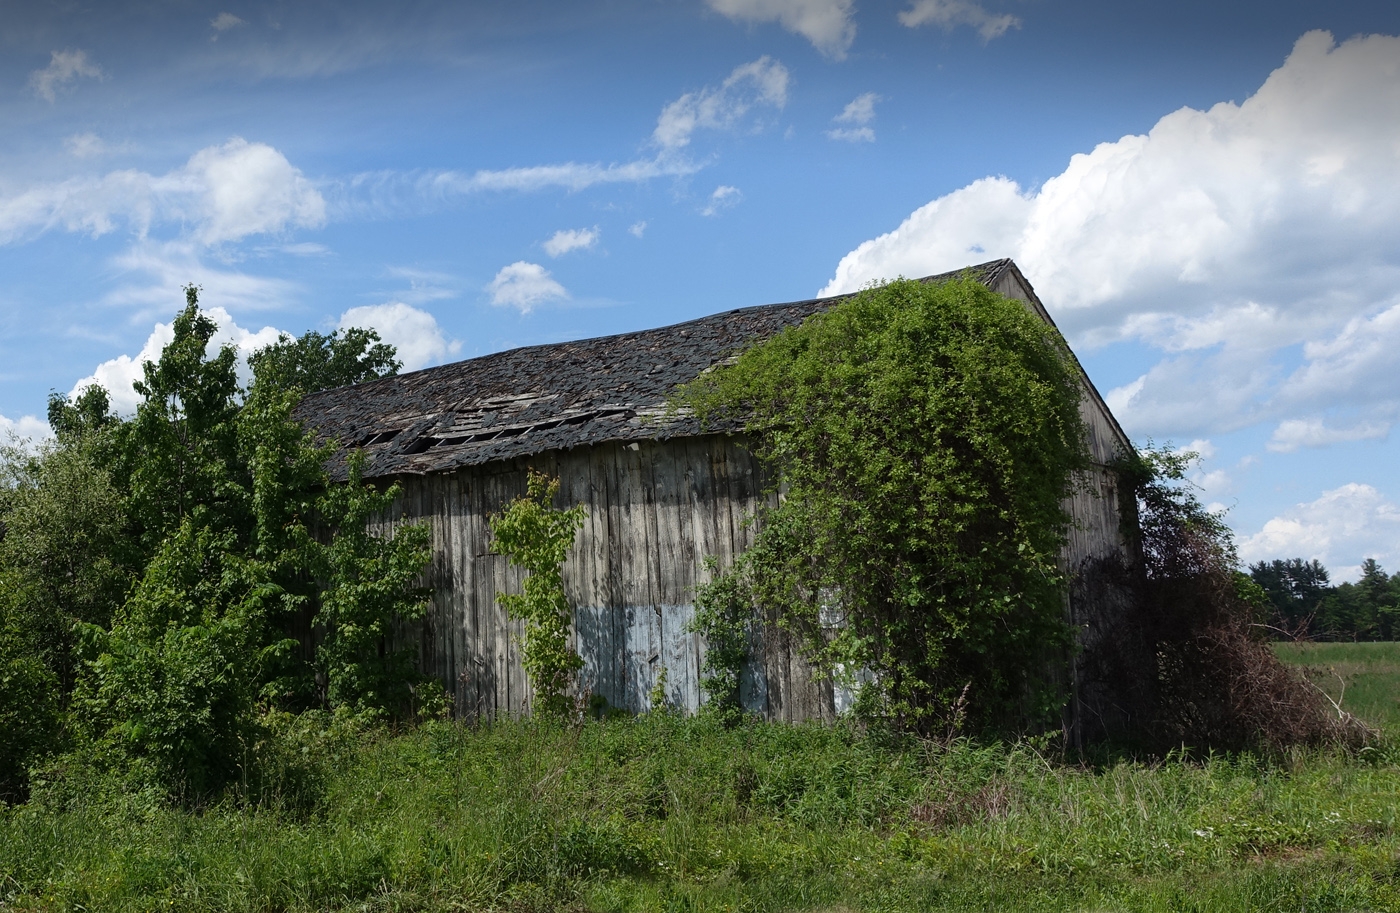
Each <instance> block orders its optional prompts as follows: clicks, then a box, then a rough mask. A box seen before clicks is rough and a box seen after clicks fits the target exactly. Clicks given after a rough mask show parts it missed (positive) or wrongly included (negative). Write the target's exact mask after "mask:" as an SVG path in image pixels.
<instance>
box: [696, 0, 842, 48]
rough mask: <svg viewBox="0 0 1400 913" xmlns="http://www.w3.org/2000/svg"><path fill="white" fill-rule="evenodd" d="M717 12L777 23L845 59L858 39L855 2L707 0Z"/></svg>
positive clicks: (741, 18) (742, 19)
mask: <svg viewBox="0 0 1400 913" xmlns="http://www.w3.org/2000/svg"><path fill="white" fill-rule="evenodd" d="M705 2H706V3H708V4H709V6H710V8H711V9H713V10H714V11H715V12H718V13H722V14H723V15H725V16H728V17H729V18H730V19H735V20H738V21H740V22H777V23H779V24H780V25H782V27H783V28H785V29H787V30H788V31H789V32H793V33H794V34H797V35H801V36H802V37H803V38H806V39H807V40H808V41H810V42H812V45H813V46H814V47H816V49H817V50H819V51H821V52H822V53H823V54H826V55H827V56H828V57H834V58H836V59H837V60H841V59H843V58H845V56H846V52H847V51H849V50H850V49H851V42H852V41H854V40H855V37H856V23H855V2H854V0H705Z"/></svg>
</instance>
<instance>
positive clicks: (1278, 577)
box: [1249, 558, 1332, 637]
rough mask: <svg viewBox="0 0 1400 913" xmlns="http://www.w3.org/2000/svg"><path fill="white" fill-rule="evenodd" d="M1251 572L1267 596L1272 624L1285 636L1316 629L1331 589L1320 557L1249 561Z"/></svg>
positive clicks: (1309, 632) (1270, 622)
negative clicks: (1319, 608) (1252, 562)
mask: <svg viewBox="0 0 1400 913" xmlns="http://www.w3.org/2000/svg"><path fill="white" fill-rule="evenodd" d="M1249 574H1250V577H1252V578H1253V579H1254V582H1255V583H1257V584H1258V585H1259V586H1260V587H1261V588H1262V589H1263V591H1264V593H1265V594H1266V596H1267V597H1268V601H1269V606H1270V613H1271V617H1270V619H1269V624H1270V625H1272V626H1273V627H1274V628H1276V629H1277V630H1278V631H1279V632H1280V633H1282V634H1284V635H1286V636H1292V637H1299V636H1307V635H1309V634H1311V633H1313V631H1314V627H1315V624H1314V622H1315V617H1316V615H1317V611H1318V606H1319V605H1320V604H1321V602H1322V600H1323V598H1324V597H1325V596H1326V595H1327V594H1328V592H1330V591H1331V589H1332V587H1331V582H1330V578H1329V577H1328V574H1327V568H1325V567H1323V566H1322V565H1321V563H1319V562H1318V561H1317V559H1313V560H1311V561H1304V560H1303V559H1302V558H1290V559H1288V560H1287V561H1281V560H1277V559H1275V560H1274V561H1267V562H1266V561H1260V562H1258V563H1257V564H1252V565H1250V567H1249Z"/></svg>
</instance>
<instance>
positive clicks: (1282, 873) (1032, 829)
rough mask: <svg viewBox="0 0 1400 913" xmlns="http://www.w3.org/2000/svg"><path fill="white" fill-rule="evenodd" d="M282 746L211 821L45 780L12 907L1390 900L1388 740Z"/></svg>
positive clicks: (1214, 904) (1394, 804) (522, 725)
mask: <svg viewBox="0 0 1400 913" xmlns="http://www.w3.org/2000/svg"><path fill="white" fill-rule="evenodd" d="M280 738H282V739H283V740H284V742H285V746H284V747H285V752H286V757H285V765H284V766H285V769H284V772H283V774H282V775H280V776H277V777H273V778H271V779H268V780H265V781H263V782H262V783H260V784H250V785H249V786H248V788H247V792H246V793H245V795H244V798H243V799H242V800H239V799H233V798H231V799H229V800H226V801H225V802H223V803H221V804H219V805H216V806H213V807H209V808H205V809H202V810H198V811H193V812H191V811H178V810H174V809H172V808H170V807H168V806H166V805H164V804H162V803H161V802H160V801H158V800H157V799H156V798H155V797H152V796H146V795H142V794H135V795H132V794H128V793H123V792H121V791H119V790H113V789H106V790H104V789H103V788H100V787H94V788H92V789H87V790H86V791H85V790H84V789H83V788H78V787H77V786H75V784H74V783H73V782H71V780H72V778H73V777H74V776H79V775H77V774H74V775H70V778H69V780H67V781H65V780H62V779H60V780H54V781H53V782H51V783H50V784H48V785H45V786H41V788H40V789H39V790H38V792H37V794H36V797H35V798H34V800H33V801H31V802H30V803H29V804H28V805H26V806H20V807H16V808H12V809H9V810H8V811H5V812H3V813H0V909H6V910H9V909H13V910H80V909H82V910H113V911H126V910H131V911H136V910H143V911H146V910H157V909H161V910H167V909H168V910H210V911H214V910H218V911H244V910H247V911H255V910H256V911H265V910H323V909H360V910H381V909H382V910H453V909H512V910H532V909H540V910H544V909H587V910H603V911H633V910H637V911H640V910H741V909H742V910H788V909H821V910H837V909H844V910H872V911H873V910H987V909H996V910H1000V909H1005V910H1083V909H1132V910H1162V911H1167V910H1183V909H1195V910H1271V909H1272V910H1301V909H1307V910H1310V911H1316V910H1360V909H1395V908H1400V883H1398V882H1397V864H1396V860H1397V851H1400V839H1397V826H1396V823H1397V822H1396V816H1397V808H1400V801H1398V800H1400V767H1397V765H1396V764H1395V763H1393V762H1392V761H1391V760H1390V759H1389V757H1381V755H1384V752H1382V751H1378V750H1368V751H1367V752H1365V753H1363V755H1362V756H1361V757H1360V758H1352V757H1348V756H1345V755H1342V754H1326V753H1313V754H1298V755H1295V756H1293V757H1291V758H1289V759H1284V760H1277V761H1274V762H1270V763H1265V762H1261V761H1257V760H1254V759H1251V758H1248V757H1240V758H1224V757H1210V758H1206V759H1204V760H1198V761H1190V760H1185V759H1181V758H1172V759H1169V760H1167V761H1165V762H1162V763H1155V764H1140V763H1134V762H1131V761H1117V762H1114V763H1111V764H1105V765H1101V766H1099V767H1096V768H1091V767H1084V766H1074V765H1067V764H1063V763H1057V762H1055V761H1053V760H1050V759H1047V758H1044V757H1042V756H1041V755H1040V754H1038V753H1037V752H1035V751H1034V750H1032V749H1030V748H1028V747H1025V746H986V745H975V744H972V743H955V744H952V745H949V746H940V745H932V744H928V743H920V742H913V741H904V740H900V739H896V738H892V737H881V736H875V735H863V734H860V733H858V732H857V731H855V730H854V729H850V728H846V727H841V726H836V727H820V726H784V725H776V724H761V723H750V724H746V725H742V726H739V727H737V728H734V729H725V728H723V727H720V726H717V725H714V724H711V723H709V722H707V721H705V720H696V719H684V718H680V717H676V716H670V715H666V714H653V715H650V716H646V717H641V718H637V719H631V720H615V721H610V722H607V723H590V724H588V725H585V726H582V727H579V728H564V727H551V726H546V725H539V724H535V723H531V722H509V723H499V724H496V725H493V726H487V727H482V728H478V729H472V728H466V727H461V726H456V725H449V724H430V725H426V726H424V727H421V728H419V729H417V730H414V731H411V732H408V733H404V734H398V735H392V734H388V733H384V732H341V733H339V734H336V733H331V734H330V735H326V734H325V733H324V732H323V733H313V732H309V731H308V730H307V729H306V727H304V726H303V727H302V728H301V729H300V730H296V731H290V732H289V731H284V732H283V733H282V735H281V736H280ZM302 748H305V749H306V751H305V752H302V750H301V749H302ZM254 799H256V800H257V801H253V800H254Z"/></svg>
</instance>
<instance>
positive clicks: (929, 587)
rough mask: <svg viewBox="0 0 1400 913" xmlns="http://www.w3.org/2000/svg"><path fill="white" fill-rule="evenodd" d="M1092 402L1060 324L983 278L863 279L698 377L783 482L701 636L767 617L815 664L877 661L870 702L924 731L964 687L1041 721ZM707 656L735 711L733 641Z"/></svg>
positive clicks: (706, 600)
mask: <svg viewBox="0 0 1400 913" xmlns="http://www.w3.org/2000/svg"><path fill="white" fill-rule="evenodd" d="M1080 397H1081V387H1080V377H1079V371H1078V367H1077V365H1076V364H1075V362H1074V360H1073V357H1072V356H1071V355H1070V354H1069V350H1068V348H1067V347H1066V346H1065V343H1064V341H1063V340H1062V339H1061V338H1060V336H1059V334H1058V333H1057V332H1056V331H1055V330H1054V329H1053V327H1049V326H1047V325H1046V324H1045V323H1044V322H1043V321H1041V320H1040V319H1039V318H1037V317H1036V316H1035V315H1033V314H1031V313H1030V312H1028V311H1027V310H1026V308H1025V306H1024V305H1023V304H1021V303H1020V302H1018V301H1014V300H1012V299H1008V298H1005V297H1002V296H1001V295H998V294H996V293H995V292H993V291H991V290H989V289H988V288H986V287H985V286H983V285H982V284H980V283H978V282H976V281H974V280H972V279H971V278H961V279H957V280H954V281H950V282H945V283H942V284H929V283H922V282H915V281H909V280H899V281H895V282H891V283H888V284H886V285H883V286H878V287H871V288H869V289H866V290H865V291H862V292H861V293H859V294H857V295H855V296H853V297H852V298H850V299H849V300H847V301H845V302H843V303H841V304H839V305H837V306H836V307H834V308H832V309H830V310H828V311H825V312H823V313H820V314H817V315H815V316H813V317H811V318H810V319H808V320H807V321H806V322H805V323H803V324H802V325H801V326H798V327H794V328H791V329H788V330H786V331H784V332H783V333H781V334H779V335H777V336H775V337H773V338H772V339H770V340H768V341H766V342H763V343H761V344H759V345H756V346H754V347H753V348H750V349H748V350H747V351H745V352H743V353H742V354H741V355H740V356H739V358H738V359H737V360H736V361H735V362H734V363H733V364H730V365H725V366H722V367H720V368H718V369H716V370H714V371H711V372H708V373H706V374H704V375H702V376H701V377H699V378H697V379H696V380H695V381H693V382H691V383H690V384H688V385H686V386H685V387H683V388H682V389H681V391H680V392H679V395H678V397H677V400H676V402H677V404H678V405H681V406H685V407H689V408H691V409H694V410H695V412H696V414H697V416H698V417H699V418H700V420H701V422H702V423H703V424H705V425H706V426H710V427H713V426H714V425H716V424H718V423H720V422H732V421H734V420H736V419H737V420H739V421H740V422H742V424H743V426H744V429H745V433H746V435H747V436H748V439H749V441H750V446H751V447H752V448H753V451H754V453H755V455H756V456H757V457H758V458H759V459H760V461H761V462H762V463H763V464H764V465H765V467H766V468H767V470H768V471H769V474H770V477H771V479H772V483H771V484H772V486H773V490H774V491H775V492H779V491H780V492H782V497H781V499H779V500H778V501H777V503H776V506H774V507H769V508H766V509H762V510H760V512H759V514H758V516H757V518H756V519H757V521H758V530H759V531H758V533H757V537H756V541H755V544H754V546H753V547H752V548H751V549H750V550H749V551H748V552H746V553H745V554H744V555H742V556H741V557H740V559H739V560H738V562H736V564H735V566H734V567H732V568H730V569H728V571H727V572H726V574H725V575H724V576H721V577H720V578H718V579H716V580H715V581H714V582H713V583H712V584H711V585H710V586H709V587H707V588H702V592H701V593H700V599H699V601H700V602H701V604H702V605H701V609H702V611H701V618H700V629H701V632H702V633H704V634H706V635H707V637H709V636H715V635H718V639H719V641H721V642H722V643H723V645H726V646H727V647H733V646H735V645H736V644H737V639H736V633H737V631H738V628H739V627H742V625H743V624H744V623H746V622H747V619H748V618H751V617H753V616H752V613H754V612H763V613H765V614H768V613H771V614H772V615H774V616H775V617H776V618H777V620H778V623H779V624H780V625H782V626H784V627H786V628H788V629H789V630H791V631H792V632H794V633H795V634H796V635H797V636H798V637H799V638H800V640H801V641H802V643H803V644H804V646H805V649H806V652H807V654H808V656H809V657H810V658H811V659H813V660H815V661H817V663H818V664H819V666H820V667H822V668H824V669H826V670H830V671H832V672H833V673H837V672H839V670H846V672H847V674H848V677H849V676H850V675H851V674H853V673H856V672H857V671H858V670H863V671H864V673H865V674H866V677H868V678H869V681H868V683H867V684H866V685H865V686H863V687H862V688H861V689H860V697H859V705H858V709H860V710H861V711H862V712H864V713H866V714H869V715H872V716H878V717H883V718H887V719H890V720H892V721H894V722H895V723H896V724H898V725H901V726H906V727H909V728H912V729H914V730H916V731H933V730H935V729H937V728H939V727H940V726H941V725H943V723H944V721H945V720H946V718H947V717H948V716H949V715H950V714H951V713H953V712H954V710H955V708H956V707H958V706H960V704H959V701H960V697H961V696H962V695H963V694H964V692H966V706H967V710H968V721H969V723H971V724H972V725H974V726H976V727H978V728H981V729H984V730H987V729H990V730H1002V731H1017V730H1022V731H1023V730H1024V729H1026V728H1029V727H1032V726H1035V725H1038V724H1041V723H1043V722H1046V721H1048V720H1049V719H1050V718H1051V717H1052V715H1053V713H1054V712H1055V711H1056V710H1057V709H1058V707H1059V704H1060V701H1061V697H1062V695H1061V692H1060V682H1059V681H1058V676H1056V675H1054V674H1049V675H1047V670H1052V671H1053V667H1054V664H1055V663H1056V662H1057V661H1058V662H1061V663H1062V662H1063V659H1064V658H1065V657H1067V656H1068V649H1067V648H1068V646H1069V644H1070V642H1071V637H1070V631H1069V629H1068V626H1067V624H1066V621H1065V619H1064V613H1063V599H1064V587H1065V580H1064V577H1063V575H1062V574H1061V573H1060V571H1059V570H1058V568H1057V559H1058V555H1059V552H1060V549H1061V547H1062V545H1063V543H1064V537H1065V533H1066V530H1067V528H1068V525H1069V523H1070V518H1069V516H1068V515H1067V514H1066V512H1065V510H1064V508H1063V506H1062V502H1063V500H1064V498H1065V497H1066V495H1068V494H1069V493H1070V491H1071V488H1072V484H1073V478H1074V474H1075V472H1076V470H1080V469H1082V468H1084V467H1086V465H1087V462H1086V461H1087V456H1086V449H1085V432H1084V428H1083V424H1082V421H1081V419H1080V415H1079V402H1080ZM711 604H713V605H711ZM707 606H709V609H708V610H707V609H706V607H707ZM745 607H747V611H745V610H744V608H745ZM711 616H713V617H711ZM716 626H718V627H716ZM710 627H715V628H716V630H714V631H710V630H708V629H707V628H710ZM721 629H722V630H721ZM736 656H737V659H736ZM715 659H716V661H717V662H712V664H711V666H710V669H709V670H708V677H709V680H710V681H711V682H712V683H713V686H714V690H711V692H710V693H711V695H712V700H715V699H718V700H719V701H721V702H728V704H729V706H731V707H732V706H733V702H734V701H735V699H736V698H737V669H738V665H739V664H740V663H742V655H741V654H736V651H735V650H732V649H727V648H726V649H721V650H719V651H717V654H716V656H715ZM718 663H728V664H729V665H730V666H731V667H733V668H729V669H725V668H721V667H720V666H719V665H718Z"/></svg>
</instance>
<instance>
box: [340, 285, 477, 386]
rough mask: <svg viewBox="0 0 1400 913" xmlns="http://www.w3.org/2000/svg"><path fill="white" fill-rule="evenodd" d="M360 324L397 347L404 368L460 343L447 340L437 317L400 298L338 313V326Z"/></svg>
mask: <svg viewBox="0 0 1400 913" xmlns="http://www.w3.org/2000/svg"><path fill="white" fill-rule="evenodd" d="M348 327H364V328H366V329H372V330H374V331H375V332H377V333H378V334H379V338H380V339H382V340H384V341H385V342H387V343H389V344H390V345H392V346H393V347H394V348H395V349H397V350H398V358H399V361H401V362H403V367H404V370H405V371H417V370H418V369H419V368H426V367H428V366H429V365H434V364H438V363H440V362H442V361H443V360H445V359H446V358H447V357H448V356H449V355H455V354H456V353H457V352H458V351H460V349H461V347H462V344H461V343H460V342H458V341H456V340H448V338H447V336H446V334H444V333H443V331H442V327H440V326H438V322H437V318H435V317H434V316H433V315H432V314H429V313H428V312H427V311H424V310H420V309H419V308H416V307H413V306H412V305H408V304H404V303H403V302H401V301H391V302H389V303H387V304H371V305H366V306H364V307H355V308H351V309H350V310H348V311H346V312H345V313H344V314H341V315H340V323H339V329H342V330H343V329H346V328H348Z"/></svg>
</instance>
